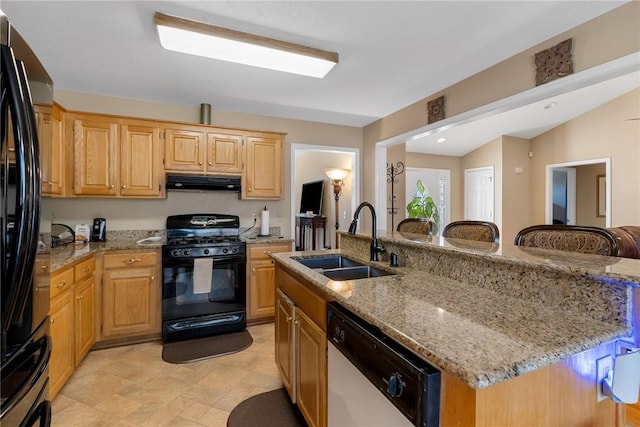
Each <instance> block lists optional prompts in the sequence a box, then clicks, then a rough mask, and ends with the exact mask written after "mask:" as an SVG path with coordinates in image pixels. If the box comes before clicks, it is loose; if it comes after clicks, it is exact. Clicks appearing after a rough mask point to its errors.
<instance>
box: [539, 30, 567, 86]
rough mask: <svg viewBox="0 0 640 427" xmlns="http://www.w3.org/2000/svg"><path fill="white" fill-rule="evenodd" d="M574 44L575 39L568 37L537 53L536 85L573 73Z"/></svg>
mask: <svg viewBox="0 0 640 427" xmlns="http://www.w3.org/2000/svg"><path fill="white" fill-rule="evenodd" d="M572 46H573V39H567V40H565V41H563V42H560V43H558V44H557V45H555V46H552V47H550V48H549V49H546V50H543V51H541V52H538V53H536V54H535V63H536V86H540V85H541V84H545V83H548V82H550V81H552V80H556V79H559V78H560V77H564V76H568V75H569V74H573V58H572V57H571V48H572Z"/></svg>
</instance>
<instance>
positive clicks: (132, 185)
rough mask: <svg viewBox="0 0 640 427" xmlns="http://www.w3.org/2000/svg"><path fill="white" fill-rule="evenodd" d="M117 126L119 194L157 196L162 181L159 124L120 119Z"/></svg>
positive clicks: (159, 192)
mask: <svg viewBox="0 0 640 427" xmlns="http://www.w3.org/2000/svg"><path fill="white" fill-rule="evenodd" d="M120 130H121V133H122V140H121V144H120V192H119V194H120V196H123V197H160V196H161V195H162V187H163V186H162V183H163V181H164V173H163V171H162V150H161V147H162V146H161V143H160V124H159V123H153V122H147V121H136V120H123V121H122V124H121V126H120Z"/></svg>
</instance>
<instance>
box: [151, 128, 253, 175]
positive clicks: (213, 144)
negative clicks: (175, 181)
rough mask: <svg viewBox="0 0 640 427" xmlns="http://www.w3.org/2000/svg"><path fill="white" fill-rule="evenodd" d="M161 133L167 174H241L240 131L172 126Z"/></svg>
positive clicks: (241, 142) (241, 143) (241, 137)
mask: <svg viewBox="0 0 640 427" xmlns="http://www.w3.org/2000/svg"><path fill="white" fill-rule="evenodd" d="M164 132H165V134H164V136H165V165H164V167H165V169H166V170H167V171H173V172H199V173H212V174H229V175H240V174H242V163H243V162H242V146H243V142H244V137H243V135H242V133H241V132H238V133H235V134H234V133H232V132H227V130H226V129H215V128H206V127H200V126H189V125H175V124H172V125H168V126H167V127H165V131H164Z"/></svg>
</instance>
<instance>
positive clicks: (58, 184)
mask: <svg viewBox="0 0 640 427" xmlns="http://www.w3.org/2000/svg"><path fill="white" fill-rule="evenodd" d="M34 111H35V114H36V122H37V126H38V142H39V148H40V176H41V178H42V194H43V195H44V196H61V195H62V194H63V193H64V141H63V131H62V115H63V112H62V110H61V108H60V106H59V105H58V104H54V105H53V107H51V106H48V105H47V106H45V105H38V104H36V105H34Z"/></svg>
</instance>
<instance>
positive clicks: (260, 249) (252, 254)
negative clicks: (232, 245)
mask: <svg viewBox="0 0 640 427" xmlns="http://www.w3.org/2000/svg"><path fill="white" fill-rule="evenodd" d="M248 248H249V260H250V261H260V260H265V259H269V260H270V259H271V257H270V256H269V253H270V252H291V243H288V244H286V245H285V244H282V245H255V246H254V245H248Z"/></svg>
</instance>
